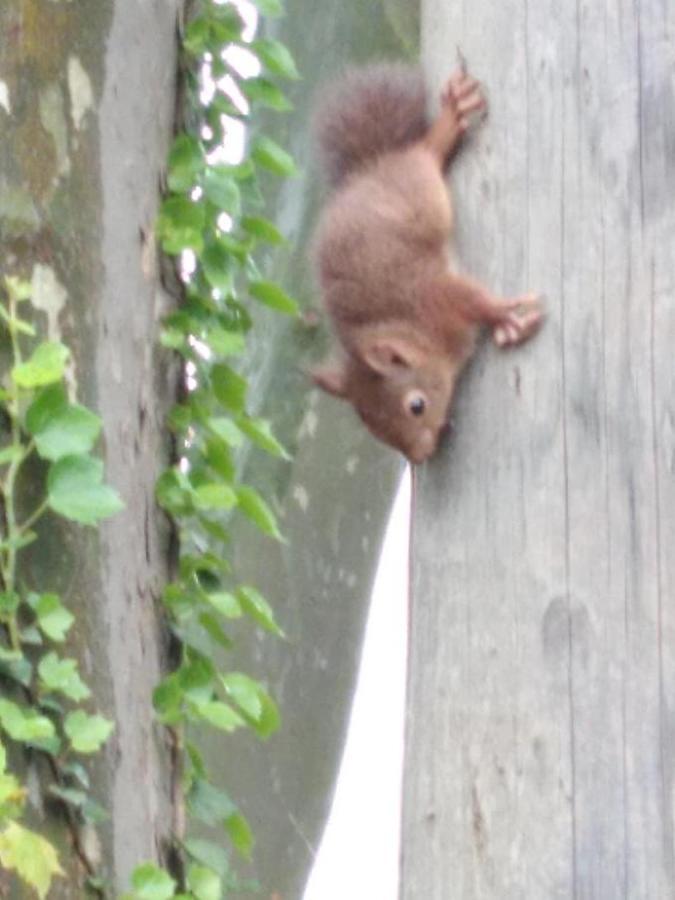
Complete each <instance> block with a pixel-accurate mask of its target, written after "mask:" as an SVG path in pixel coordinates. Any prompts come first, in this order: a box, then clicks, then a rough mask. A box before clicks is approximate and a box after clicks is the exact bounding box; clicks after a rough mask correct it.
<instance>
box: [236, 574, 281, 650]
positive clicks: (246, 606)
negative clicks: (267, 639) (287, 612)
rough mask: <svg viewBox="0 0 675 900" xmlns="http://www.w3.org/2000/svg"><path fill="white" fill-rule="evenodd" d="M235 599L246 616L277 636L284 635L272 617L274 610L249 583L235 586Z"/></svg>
mask: <svg viewBox="0 0 675 900" xmlns="http://www.w3.org/2000/svg"><path fill="white" fill-rule="evenodd" d="M237 599H238V600H239V603H240V604H241V608H242V609H243V610H244V612H245V613H246V615H247V616H250V617H251V618H252V619H253V620H254V621H255V622H257V623H258V625H261V626H262V627H263V628H264V629H265V630H266V631H271V632H272V633H273V634H276V635H278V636H279V637H284V633H283V631H282V630H281V629H280V628H279V626H278V625H277V623H276V619H275V618H274V610H273V609H272V607H271V606H270V605H269V603H268V602H267V600H265V598H264V597H263V595H262V594H261V593H260V592H259V591H257V590H256V589H255V588H254V587H251V586H250V585H241V587H239V588H237Z"/></svg>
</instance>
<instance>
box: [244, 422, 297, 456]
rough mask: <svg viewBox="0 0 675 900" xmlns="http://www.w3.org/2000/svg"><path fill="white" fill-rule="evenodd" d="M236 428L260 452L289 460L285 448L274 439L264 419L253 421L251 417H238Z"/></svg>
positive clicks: (268, 424) (269, 426)
mask: <svg viewBox="0 0 675 900" xmlns="http://www.w3.org/2000/svg"><path fill="white" fill-rule="evenodd" d="M236 421H237V428H238V429H239V430H240V431H243V433H244V434H245V435H246V437H247V438H249V439H250V440H251V441H253V443H254V444H256V445H257V446H258V447H260V448H261V449H262V450H266V451H267V452H268V453H271V454H272V456H278V457H280V458H281V459H290V458H291V457H290V455H289V454H288V452H287V450H286V448H285V447H284V446H283V444H281V443H279V441H278V440H277V439H276V438H275V436H274V434H273V433H272V426H271V425H270V423H269V422H268V421H267V420H266V419H255V418H253V417H251V416H240V417H239V418H238V419H237V420H236Z"/></svg>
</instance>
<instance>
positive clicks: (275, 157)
mask: <svg viewBox="0 0 675 900" xmlns="http://www.w3.org/2000/svg"><path fill="white" fill-rule="evenodd" d="M251 159H253V160H254V162H256V163H257V164H258V165H259V166H262V168H263V169H267V170H268V171H269V172H272V173H273V174H274V175H279V176H281V177H282V178H291V177H292V176H294V175H297V174H298V169H297V167H296V165H295V162H294V160H293V157H292V156H291V154H290V153H288V151H286V150H284V148H283V147H280V146H279V144H277V142H276V141H273V140H272V138H269V137H265V136H264V135H260V136H259V137H257V138H256V139H255V140H254V141H253V144H252V146H251Z"/></svg>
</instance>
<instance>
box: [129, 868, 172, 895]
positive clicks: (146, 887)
mask: <svg viewBox="0 0 675 900" xmlns="http://www.w3.org/2000/svg"><path fill="white" fill-rule="evenodd" d="M131 885H132V887H133V889H134V893H133V900H169V898H170V897H173V896H174V890H175V888H176V882H175V881H174V880H173V878H172V877H171V876H170V875H169V873H168V872H165V871H164V869H160V868H159V866H156V865H155V864H154V863H151V862H146V863H141V864H140V865H139V866H136V868H135V869H134V872H133V874H132V876H131Z"/></svg>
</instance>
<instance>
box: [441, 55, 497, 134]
mask: <svg viewBox="0 0 675 900" xmlns="http://www.w3.org/2000/svg"><path fill="white" fill-rule="evenodd" d="M441 105H442V106H443V107H445V108H446V109H448V108H449V109H451V110H452V111H453V112H454V114H455V116H456V117H457V125H458V127H459V128H460V130H462V131H466V129H467V128H468V127H469V124H470V118H471V114H472V113H474V112H478V111H482V110H485V109H486V108H487V103H486V101H485V96H484V94H483V90H482V88H481V86H480V83H479V82H478V81H476V79H475V78H472V77H471V75H469V74H468V73H467V71H466V69H465V68H464V66H460V67H459V68H458V69H457V70H456V71H455V72H453V73H452V75H451V76H450V78H449V79H448V82H447V84H446V85H445V88H444V89H443V91H442V93H441Z"/></svg>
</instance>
